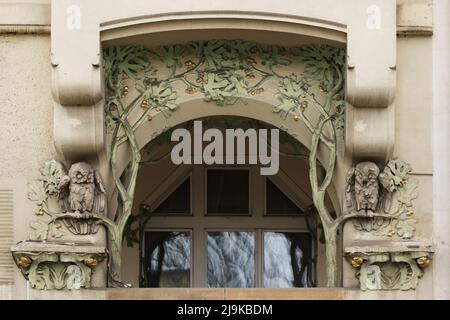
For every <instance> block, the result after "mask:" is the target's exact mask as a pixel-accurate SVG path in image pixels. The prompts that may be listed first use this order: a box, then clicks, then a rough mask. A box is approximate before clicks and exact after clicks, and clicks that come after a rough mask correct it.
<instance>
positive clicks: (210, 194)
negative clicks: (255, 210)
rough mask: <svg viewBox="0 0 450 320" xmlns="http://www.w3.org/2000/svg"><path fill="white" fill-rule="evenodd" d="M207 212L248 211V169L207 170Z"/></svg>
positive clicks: (229, 212) (240, 212)
mask: <svg viewBox="0 0 450 320" xmlns="http://www.w3.org/2000/svg"><path fill="white" fill-rule="evenodd" d="M206 176H207V183H206V185H207V192H206V194H207V196H206V201H207V213H208V214H248V213H249V170H248V169H208V170H207V174H206Z"/></svg>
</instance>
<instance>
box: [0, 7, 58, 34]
mask: <svg viewBox="0 0 450 320" xmlns="http://www.w3.org/2000/svg"><path fill="white" fill-rule="evenodd" d="M50 24H51V7H50V4H37V3H0V34H2V33H50Z"/></svg>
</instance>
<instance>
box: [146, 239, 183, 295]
mask: <svg viewBox="0 0 450 320" xmlns="http://www.w3.org/2000/svg"><path fill="white" fill-rule="evenodd" d="M144 273H145V275H144V286H145V287H151V288H158V287H159V288H170V287H178V288H183V287H189V286H190V273H191V236H190V233H189V232H170V231H164V232H160V231H157V232H154V231H152V232H146V235H145V262H144Z"/></svg>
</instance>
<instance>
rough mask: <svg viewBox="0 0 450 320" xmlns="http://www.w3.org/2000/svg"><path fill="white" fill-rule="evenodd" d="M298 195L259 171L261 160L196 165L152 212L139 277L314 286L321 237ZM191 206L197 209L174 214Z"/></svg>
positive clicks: (153, 283)
mask: <svg viewBox="0 0 450 320" xmlns="http://www.w3.org/2000/svg"><path fill="white" fill-rule="evenodd" d="M178 181H180V180H178ZM295 194H296V191H292V190H288V188H287V187H286V185H283V184H281V183H279V181H277V182H273V181H271V179H269V178H266V177H264V176H261V175H260V171H259V168H258V167H256V166H255V167H247V168H246V167H233V168H229V167H227V168H223V167H210V168H206V167H204V166H193V167H192V172H191V173H190V174H189V177H188V178H186V179H185V180H183V182H182V183H181V184H180V185H179V186H178V187H176V188H174V189H170V190H168V191H167V194H166V197H165V198H164V197H163V198H164V199H165V200H164V201H162V202H161V203H160V204H159V205H158V206H157V207H156V209H155V210H154V213H155V215H154V216H152V217H151V218H150V219H149V222H148V224H147V229H146V232H145V240H144V244H145V245H144V250H143V257H142V260H141V265H142V268H141V270H143V272H142V274H141V277H144V279H141V281H140V283H141V284H142V285H143V286H146V287H210V288H224V287H231V288H256V287H266V288H290V287H312V286H314V285H315V283H316V279H315V277H316V275H315V259H314V257H315V255H316V253H315V247H316V241H315V238H314V237H313V236H312V234H311V233H310V230H309V229H308V228H309V227H310V224H311V223H306V221H305V219H304V214H303V213H304V211H303V209H302V208H304V207H306V205H304V204H302V203H301V202H300V201H299V200H298V199H294V198H293V197H294V196H295ZM191 198H192V202H190V200H189V201H188V199H191ZM188 204H190V206H188ZM187 208H189V210H186V209H187ZM186 211H190V212H192V215H176V214H174V213H183V212H186ZM142 280H144V281H142Z"/></svg>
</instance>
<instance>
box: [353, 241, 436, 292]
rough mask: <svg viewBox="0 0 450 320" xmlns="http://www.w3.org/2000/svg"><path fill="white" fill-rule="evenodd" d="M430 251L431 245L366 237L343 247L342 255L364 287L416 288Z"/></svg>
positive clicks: (431, 255) (427, 261)
mask: <svg viewBox="0 0 450 320" xmlns="http://www.w3.org/2000/svg"><path fill="white" fill-rule="evenodd" d="M433 252H434V249H433V247H432V246H431V245H429V244H424V243H420V242H415V241H396V242H389V241H365V242H359V243H357V244H356V246H351V247H346V248H345V257H346V259H347V260H348V262H349V263H350V264H351V265H352V267H354V268H355V269H358V271H357V273H356V276H357V277H358V278H359V282H360V288H361V290H363V291H366V290H415V289H416V288H417V285H418V282H419V279H420V278H421V277H422V276H423V273H424V271H423V269H424V268H426V267H427V266H428V265H429V264H430V262H431V259H432V258H433Z"/></svg>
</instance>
